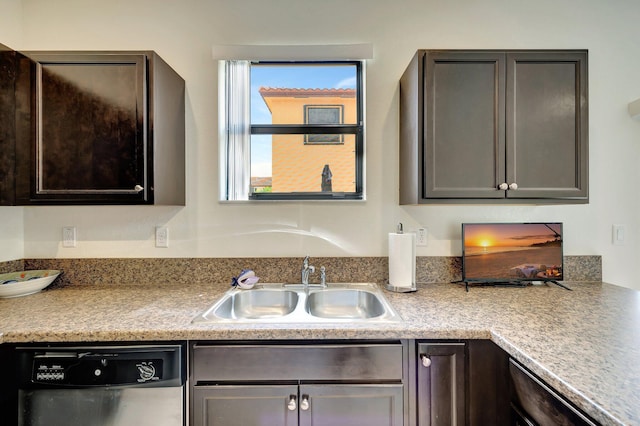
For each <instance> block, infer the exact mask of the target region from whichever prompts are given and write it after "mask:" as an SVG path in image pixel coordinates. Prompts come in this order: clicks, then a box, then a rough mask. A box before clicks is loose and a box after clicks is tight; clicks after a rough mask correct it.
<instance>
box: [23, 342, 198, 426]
mask: <svg viewBox="0 0 640 426" xmlns="http://www.w3.org/2000/svg"><path fill="white" fill-rule="evenodd" d="M185 353H186V352H185V345H184V344H171V345H158V346H156V345H153V346H151V345H136V346H106V345H105V346H51V347H18V348H16V355H17V362H18V376H19V377H18V385H19V390H18V420H19V421H18V424H19V425H25V426H27V425H28V426H39V425H46V426H57V425H65V426H70V425H82V426H93V425H95V426H111V425H113V426H116V425H117V426H123V425H124V426H126V425H135V426H145V425H153V426H158V425H160V426H164V425H166V426H173V425H176V426H182V425H184V424H185V409H184V407H185V386H184V384H185V378H186V363H185Z"/></svg>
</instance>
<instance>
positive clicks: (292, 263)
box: [0, 256, 602, 285]
mask: <svg viewBox="0 0 640 426" xmlns="http://www.w3.org/2000/svg"><path fill="white" fill-rule="evenodd" d="M311 264H312V265H314V266H315V267H316V272H315V274H312V275H311V276H310V279H309V281H310V282H319V279H320V272H319V270H320V267H321V266H324V267H325V268H326V272H327V282H329V283H331V282H376V283H380V284H383V283H385V282H386V281H387V280H388V278H389V266H388V265H389V263H388V258H387V257H315V258H314V257H312V258H311ZM301 266H302V258H297V257H284V258H266V257H259V258H137V259H130V258H124V259H85V258H80V259H23V260H15V261H9V262H0V272H12V271H16V270H23V269H25V270H28V269H59V270H62V271H63V272H64V273H63V274H62V275H61V277H60V278H59V280H58V283H57V284H56V285H70V284H74V285H89V284H157V285H160V284H180V285H189V284H190V283H206V282H212V283H220V282H230V281H231V278H232V277H233V276H236V275H238V273H239V272H240V271H241V270H242V269H245V268H250V269H253V270H254V271H255V272H256V274H257V275H258V276H259V277H260V280H261V281H262V282H276V283H278V282H284V283H296V282H300V268H301ZM461 267H462V260H461V258H460V257H455V256H452V257H445V256H442V257H440V256H438V257H422V256H419V257H417V259H416V281H417V283H418V284H426V283H433V282H449V281H455V280H459V279H460V273H461ZM564 276H565V280H564V281H569V282H571V281H602V258H601V256H565V257H564Z"/></svg>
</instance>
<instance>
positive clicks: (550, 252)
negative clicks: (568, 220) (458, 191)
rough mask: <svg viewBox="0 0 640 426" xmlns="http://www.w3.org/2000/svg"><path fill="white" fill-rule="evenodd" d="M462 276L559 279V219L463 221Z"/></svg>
mask: <svg viewBox="0 0 640 426" xmlns="http://www.w3.org/2000/svg"><path fill="white" fill-rule="evenodd" d="M463 233H464V241H463V244H464V256H463V275H464V279H465V280H483V279H484V280H506V281H508V280H517V279H529V280H536V279H540V280H545V279H547V280H548V279H556V280H561V279H562V224H561V223H499V224H498V223H496V224H464V225H463Z"/></svg>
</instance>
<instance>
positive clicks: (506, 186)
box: [498, 182, 509, 191]
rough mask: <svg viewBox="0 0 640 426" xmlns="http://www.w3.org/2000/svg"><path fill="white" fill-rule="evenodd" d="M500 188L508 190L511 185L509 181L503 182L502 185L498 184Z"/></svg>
mask: <svg viewBox="0 0 640 426" xmlns="http://www.w3.org/2000/svg"><path fill="white" fill-rule="evenodd" d="M498 189H499V190H501V191H506V190H507V189H509V185H507V182H502V183H501V184H500V185H498Z"/></svg>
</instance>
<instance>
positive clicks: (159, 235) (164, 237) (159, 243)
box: [156, 226, 169, 248]
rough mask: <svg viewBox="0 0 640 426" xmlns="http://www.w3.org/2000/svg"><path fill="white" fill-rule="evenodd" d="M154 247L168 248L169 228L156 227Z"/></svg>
mask: <svg viewBox="0 0 640 426" xmlns="http://www.w3.org/2000/svg"><path fill="white" fill-rule="evenodd" d="M156 247H161V248H167V247H169V228H167V227H166V226H156Z"/></svg>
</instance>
